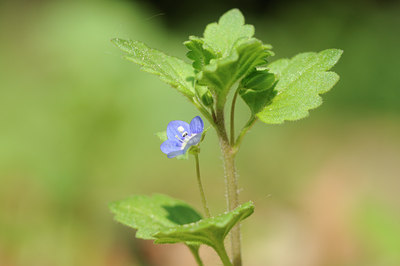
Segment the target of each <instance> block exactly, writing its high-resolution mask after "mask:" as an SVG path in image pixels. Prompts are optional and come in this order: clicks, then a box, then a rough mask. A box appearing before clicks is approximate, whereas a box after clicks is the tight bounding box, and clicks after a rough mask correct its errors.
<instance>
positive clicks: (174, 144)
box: [160, 116, 204, 158]
mask: <svg viewBox="0 0 400 266" xmlns="http://www.w3.org/2000/svg"><path fill="white" fill-rule="evenodd" d="M203 130H204V124H203V120H201V118H200V116H196V117H195V118H193V119H192V121H190V125H189V124H188V123H186V122H185V121H180V120H174V121H171V122H169V124H168V126H167V137H168V139H167V140H166V141H164V142H163V143H162V144H161V146H160V149H161V151H162V152H163V153H165V154H167V157H168V158H174V157H176V156H178V155H182V154H185V153H186V151H187V150H188V149H189V148H190V147H191V146H193V145H197V144H198V143H199V142H200V140H201V134H202V133H203Z"/></svg>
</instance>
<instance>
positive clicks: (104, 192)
mask: <svg viewBox="0 0 400 266" xmlns="http://www.w3.org/2000/svg"><path fill="white" fill-rule="evenodd" d="M233 7H239V8H240V9H241V10H242V11H243V13H244V14H245V16H246V22H247V23H250V24H253V25H255V27H256V37H258V38H259V39H261V40H263V41H264V42H265V43H270V44H272V45H273V46H274V51H275V53H276V56H275V57H274V59H273V60H275V59H278V58H283V57H292V56H294V55H295V54H297V53H300V52H304V51H320V50H323V49H326V48H341V49H343V50H344V55H343V57H342V59H341V61H340V62H339V63H338V65H337V66H336V67H335V71H336V72H337V73H339V75H340V76H341V80H340V82H339V83H338V84H337V86H335V87H334V89H333V90H332V91H331V92H329V93H327V94H326V95H324V100H325V103H324V104H323V106H322V107H320V108H319V109H316V110H314V111H312V112H311V116H310V117H309V118H307V119H304V120H301V121H298V122H290V123H286V124H284V125H279V126H273V125H265V124H261V123H259V124H257V125H256V126H255V127H254V129H253V130H252V131H251V132H250V134H249V135H248V136H247V137H246V139H245V140H244V143H243V146H242V149H241V151H240V153H239V155H238V158H237V164H238V165H237V166H238V171H239V182H240V187H241V188H242V191H241V200H242V201H247V200H253V201H254V202H255V204H256V212H255V214H254V215H253V216H251V217H250V218H249V219H248V220H246V221H245V222H244V223H243V225H242V228H243V257H244V261H245V265H252V266H263V265H271V266H293V265H296V266H347V265H348V266H350V265H351V266H358V265H362V266H396V265H400V197H399V189H400V104H399V101H400V75H399V71H400V52H399V48H400V30H399V29H400V5H399V2H397V1H379V0H365V1H361V0H360V1H344V0H343V1H342V0H337V1H309V0H304V1H294V0H292V1H256V0H251V1H250V0H248V1H211V0H203V1H199V2H198V3H195V2H191V1H167V0H158V1H122V0H118V1H111V0H108V1H106V0H104V1H48V0H41V1H39V0H36V1H11V0H10V1H3V2H0V265H2V266H26V265H30V266H53V265H54V266H64V265H65V266H70V265H85V266H87V265H97V266H99V265H104V266H111V265H112V266H127V265H140V266H142V265H154V266H157V265H162V266H179V265H185V266H187V265H194V260H193V259H192V258H191V255H190V253H189V251H188V250H186V248H185V247H184V246H182V245H166V246H161V245H160V246H159V245H153V244H152V243H151V241H142V240H136V239H135V238H134V232H133V231H132V230H130V229H128V228H125V227H124V226H122V225H119V224H117V223H116V222H114V221H113V219H112V215H111V214H110V213H109V211H108V209H107V204H108V203H109V202H110V201H113V200H118V199H122V198H125V197H127V196H129V195H131V194H151V193H155V192H157V193H165V194H168V195H171V196H173V197H177V198H181V199H184V200H186V201H187V202H189V203H191V204H192V205H194V206H196V207H197V208H198V209H200V210H201V205H200V198H199V197H198V192H197V188H196V183H195V175H194V162H193V161H191V160H189V161H179V160H169V159H167V158H166V156H165V155H164V154H162V153H161V152H160V150H159V144H160V142H159V140H158V139H157V138H156V137H155V136H154V133H155V132H158V131H161V130H164V129H165V127H166V125H167V123H168V121H170V120H174V119H180V120H186V121H189V120H190V119H191V118H192V117H194V116H195V115H197V113H196V111H195V109H194V108H193V107H192V106H191V105H190V104H189V103H188V102H187V101H186V100H185V99H184V98H183V97H181V96H180V95H179V94H178V93H177V92H176V91H174V90H173V89H171V88H169V87H168V86H167V85H165V84H163V83H162V82H161V81H159V80H158V79H157V78H156V77H153V76H152V75H150V74H147V73H142V72H140V70H139V68H138V67H137V66H135V65H134V64H132V63H130V62H127V61H124V60H122V59H121V52H120V51H119V50H118V49H117V48H115V47H113V45H112V44H111V43H110V41H109V40H110V39H111V38H113V37H121V38H128V39H129V38H130V39H136V40H141V41H143V42H146V43H147V44H149V45H150V46H151V47H154V48H158V49H162V50H164V51H166V52H167V53H169V54H172V55H175V56H178V57H181V58H184V56H185V53H186V48H185V47H184V46H183V45H182V42H183V41H185V40H187V37H188V36H189V35H198V36H200V35H201V34H202V32H203V29H204V26H205V25H206V24H207V23H209V22H213V21H216V20H217V19H218V17H219V16H220V15H221V14H222V13H223V12H225V11H227V10H228V9H230V8H233ZM237 113H241V115H240V116H239V117H238V119H237V121H238V122H237V124H238V125H239V124H240V123H244V121H245V120H246V118H247V116H248V113H247V110H246V107H245V106H244V105H243V104H239V106H238V111H237ZM210 132H211V131H210ZM200 159H201V163H202V166H201V167H202V173H203V182H204V186H205V190H206V193H207V195H208V198H209V201H210V206H211V210H212V212H213V213H214V214H216V213H218V212H222V211H223V210H224V208H225V207H224V206H225V199H224V180H223V172H222V161H221V157H220V154H219V148H218V143H217V139H216V136H215V133H210V134H208V136H207V139H206V141H205V142H204V144H203V146H202V153H201V158H200ZM201 254H202V256H203V257H204V260H205V262H206V265H219V263H220V262H219V260H218V258H217V257H216V256H215V254H214V253H213V251H211V250H210V249H208V248H202V250H201Z"/></svg>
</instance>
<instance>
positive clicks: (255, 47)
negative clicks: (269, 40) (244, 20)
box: [197, 38, 271, 96]
mask: <svg viewBox="0 0 400 266" xmlns="http://www.w3.org/2000/svg"><path fill="white" fill-rule="evenodd" d="M269 49H270V46H268V45H264V44H263V43H262V42H260V41H259V40H257V39H254V38H252V39H250V40H247V41H246V42H243V43H241V44H240V45H239V46H238V47H237V48H236V49H234V50H233V51H232V53H231V54H230V55H229V56H228V57H223V58H218V59H213V60H211V61H210V64H208V65H206V66H204V67H203V71H201V72H200V73H199V74H198V75H197V79H198V82H199V84H200V85H204V86H208V87H209V88H210V89H212V90H214V91H215V92H216V94H221V95H222V96H225V95H227V93H228V90H229V89H230V88H231V87H232V86H233V84H234V83H235V82H237V81H239V80H240V79H241V78H243V77H244V76H246V75H247V74H248V73H250V72H252V71H254V69H255V67H257V66H261V65H264V64H266V58H267V57H268V56H269V55H270V54H271V53H270V51H269Z"/></svg>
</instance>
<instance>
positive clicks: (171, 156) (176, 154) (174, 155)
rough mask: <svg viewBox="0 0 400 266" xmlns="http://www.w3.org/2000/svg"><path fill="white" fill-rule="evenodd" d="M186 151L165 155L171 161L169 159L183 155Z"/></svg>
mask: <svg viewBox="0 0 400 266" xmlns="http://www.w3.org/2000/svg"><path fill="white" fill-rule="evenodd" d="M186 150H187V149H184V150H179V151H173V152H170V153H168V154H167V157H168V158H170V159H171V158H174V157H176V156H179V155H182V154H184V153H185V152H186Z"/></svg>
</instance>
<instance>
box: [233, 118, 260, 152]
mask: <svg viewBox="0 0 400 266" xmlns="http://www.w3.org/2000/svg"><path fill="white" fill-rule="evenodd" d="M256 122H257V117H256V116H254V115H252V116H251V117H250V119H249V121H247V123H246V125H245V126H244V127H243V128H242V130H241V131H240V133H239V136H238V137H237V139H236V141H235V142H234V143H233V144H232V145H233V151H234V153H237V151H238V150H239V147H240V144H241V143H242V141H243V137H244V136H245V135H246V134H247V132H248V131H249V130H250V129H251V128H252V127H253V126H254V124H255V123H256Z"/></svg>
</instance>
